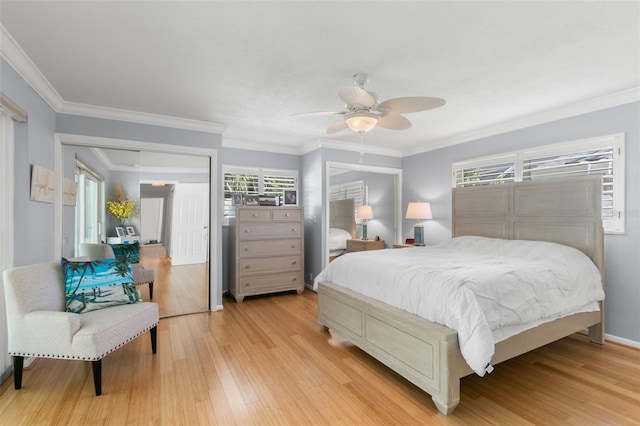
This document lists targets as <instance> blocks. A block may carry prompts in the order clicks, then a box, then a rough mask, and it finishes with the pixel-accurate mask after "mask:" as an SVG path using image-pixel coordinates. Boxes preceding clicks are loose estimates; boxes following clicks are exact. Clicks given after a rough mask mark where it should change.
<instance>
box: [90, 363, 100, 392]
mask: <svg viewBox="0 0 640 426" xmlns="http://www.w3.org/2000/svg"><path fill="white" fill-rule="evenodd" d="M91 367H92V369H93V386H94V387H95V388H96V396H100V395H102V359H99V360H97V361H91Z"/></svg>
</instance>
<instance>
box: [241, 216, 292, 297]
mask: <svg viewBox="0 0 640 426" xmlns="http://www.w3.org/2000/svg"><path fill="white" fill-rule="evenodd" d="M303 219H304V214H303V209H302V207H293V206H292V207H265V206H240V207H237V208H236V217H235V218H231V219H230V220H229V226H230V229H229V280H230V282H229V292H230V293H231V294H232V295H233V297H234V298H235V299H236V301H237V302H242V300H243V299H244V297H245V296H252V295H256V294H266V293H275V292H279V291H288V290H296V291H297V292H298V294H300V293H302V291H303V290H304V276H303V271H304V222H303Z"/></svg>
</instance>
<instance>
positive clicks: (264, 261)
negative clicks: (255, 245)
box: [238, 256, 302, 275]
mask: <svg viewBox="0 0 640 426" xmlns="http://www.w3.org/2000/svg"><path fill="white" fill-rule="evenodd" d="M301 269H302V257H301V256H276V257H255V258H251V259H239V260H238V273H239V274H241V275H247V274H257V273H268V272H274V271H299V270H301Z"/></svg>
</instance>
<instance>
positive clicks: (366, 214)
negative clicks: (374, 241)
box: [356, 206, 373, 240]
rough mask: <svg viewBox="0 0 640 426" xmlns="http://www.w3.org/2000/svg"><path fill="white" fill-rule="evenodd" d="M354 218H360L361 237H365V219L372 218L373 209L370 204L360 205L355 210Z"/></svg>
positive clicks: (364, 238)
mask: <svg viewBox="0 0 640 426" xmlns="http://www.w3.org/2000/svg"><path fill="white" fill-rule="evenodd" d="M356 219H362V239H363V240H366V239H367V221H368V220H369V219H373V209H372V208H371V206H360V207H358V211H357V212H356Z"/></svg>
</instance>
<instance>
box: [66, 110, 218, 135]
mask: <svg viewBox="0 0 640 426" xmlns="http://www.w3.org/2000/svg"><path fill="white" fill-rule="evenodd" d="M57 112H59V113H62V114H71V115H82V116H85V117H94V118H104V119H107V120H119V121H128V122H131V123H140V124H150V125H153V126H162V127H172V128H176V129H184V130H194V131H198V132H207V133H219V134H222V133H223V132H224V131H225V130H227V127H228V126H226V125H224V124H220V123H214V122H210V121H199V120H191V119H187V118H178V117H171V116H168V115H159V114H149V113H146V112H137V111H129V110H124V109H117V108H109V107H102V106H96V105H87V104H80V103H75V102H64V103H63V104H62V105H61V107H60V108H59V109H58V110H57Z"/></svg>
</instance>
